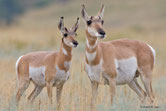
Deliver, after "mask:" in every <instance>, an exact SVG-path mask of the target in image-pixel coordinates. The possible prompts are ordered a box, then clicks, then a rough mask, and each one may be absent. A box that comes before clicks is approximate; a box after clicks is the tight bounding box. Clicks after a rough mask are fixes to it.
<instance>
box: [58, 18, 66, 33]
mask: <svg viewBox="0 0 166 111" xmlns="http://www.w3.org/2000/svg"><path fill="white" fill-rule="evenodd" d="M58 28H59V30H60V31H61V32H62V33H63V32H64V30H65V27H64V23H63V17H61V19H60V21H59V24H58Z"/></svg>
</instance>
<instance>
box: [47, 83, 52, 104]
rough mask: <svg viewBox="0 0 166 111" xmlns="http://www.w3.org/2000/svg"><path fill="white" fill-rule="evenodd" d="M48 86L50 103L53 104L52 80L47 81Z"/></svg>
mask: <svg viewBox="0 0 166 111" xmlns="http://www.w3.org/2000/svg"><path fill="white" fill-rule="evenodd" d="M46 87H47V93H48V98H49V102H50V104H52V89H53V84H52V83H51V82H47V83H46Z"/></svg>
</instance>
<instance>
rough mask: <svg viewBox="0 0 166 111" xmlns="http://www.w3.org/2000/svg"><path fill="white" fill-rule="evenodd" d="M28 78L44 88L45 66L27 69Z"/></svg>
mask: <svg viewBox="0 0 166 111" xmlns="http://www.w3.org/2000/svg"><path fill="white" fill-rule="evenodd" d="M29 76H30V78H31V79H32V80H33V82H35V83H36V84H37V85H39V86H44V85H45V84H46V83H45V66H41V67H29Z"/></svg>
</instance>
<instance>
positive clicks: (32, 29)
mask: <svg viewBox="0 0 166 111" xmlns="http://www.w3.org/2000/svg"><path fill="white" fill-rule="evenodd" d="M94 3H95V4H94ZM82 4H85V5H86V7H87V12H88V14H89V15H95V14H96V13H97V12H98V10H99V9H100V7H101V4H105V14H104V21H105V22H104V28H105V30H106V33H107V37H106V39H105V40H103V41H108V40H114V39H120V38H129V39H136V40H141V41H144V42H146V43H148V44H150V45H151V46H152V47H153V48H154V49H155V50H156V54H157V59H156V64H155V68H154V72H153V81H152V87H153V90H154V93H155V96H156V100H155V107H148V104H141V103H140V102H139V99H138V97H137V95H136V94H135V92H133V91H132V90H131V89H130V88H129V87H128V86H127V85H123V86H117V93H116V102H115V104H114V105H113V106H111V105H110V96H109V87H108V86H103V85H101V86H100V88H99V92H98V98H97V101H96V104H97V111H108V110H113V111H134V110H136V111H149V110H150V111H165V110H166V87H165V84H166V73H165V72H166V59H165V57H166V51H165V49H166V1H165V0H111V1H110V0H102V1H101V0H0V72H1V73H0V89H1V90H0V111H16V109H15V107H14V106H13V97H14V94H15V93H16V89H17V87H16V73H15V62H16V60H17V58H18V57H19V56H21V55H23V54H26V53H28V52H33V51H41V50H59V47H60V42H61V35H60V32H59V30H58V28H57V24H58V22H59V18H60V17H61V16H64V20H65V25H66V26H70V27H71V25H73V23H75V20H76V18H77V17H80V18H81V14H80V11H81V5H82ZM85 37H86V35H85V25H84V22H83V21H82V20H81V22H80V26H79V29H78V36H77V40H78V42H79V47H78V48H76V49H74V50H73V60H72V67H71V70H70V72H71V75H70V79H69V80H68V81H67V82H66V83H65V86H64V90H63V93H62V111H89V110H90V108H89V103H90V97H91V85H90V81H89V78H88V77H87V75H86V73H85V72H84V71H83V66H84V53H85ZM139 83H141V82H140V81H139ZM141 86H142V87H143V85H142V84H141ZM32 90H33V84H31V85H30V87H29V88H28V89H27V91H26V93H25V94H24V96H22V98H21V101H20V104H19V111H27V110H28V109H27V107H26V104H27V99H26V98H27V96H28V95H29V94H30V92H31V91H32ZM53 101H54V105H53V107H50V106H49V105H48V97H47V92H46V89H44V90H43V91H42V92H41V93H40V95H39V96H38V97H37V98H36V100H35V102H34V107H33V110H34V111H51V110H52V109H55V103H56V101H55V91H53ZM31 110H32V109H31Z"/></svg>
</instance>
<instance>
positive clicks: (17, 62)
mask: <svg viewBox="0 0 166 111" xmlns="http://www.w3.org/2000/svg"><path fill="white" fill-rule="evenodd" d="M21 58H22V56H20V57H19V58H18V60H17V61H16V81H17V83H16V87H17V88H18V64H19V62H20V59H21Z"/></svg>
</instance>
